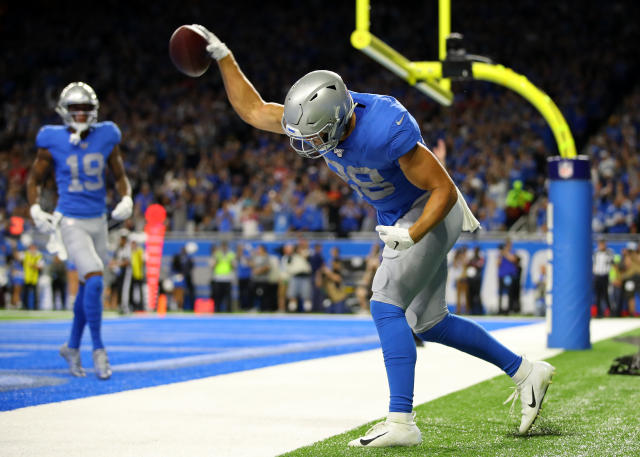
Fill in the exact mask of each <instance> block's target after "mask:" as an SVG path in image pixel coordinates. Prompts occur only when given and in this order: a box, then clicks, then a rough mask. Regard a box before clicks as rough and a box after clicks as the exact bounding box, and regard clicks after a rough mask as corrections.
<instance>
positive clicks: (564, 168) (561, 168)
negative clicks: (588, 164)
mask: <svg viewBox="0 0 640 457" xmlns="http://www.w3.org/2000/svg"><path fill="white" fill-rule="evenodd" d="M558 176H560V177H561V178H562V179H569V178H571V177H572V176H573V162H571V161H569V160H563V161H562V162H560V163H559V164H558Z"/></svg>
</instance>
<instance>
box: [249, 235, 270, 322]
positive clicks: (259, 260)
mask: <svg viewBox="0 0 640 457" xmlns="http://www.w3.org/2000/svg"><path fill="white" fill-rule="evenodd" d="M250 265H251V304H252V308H253V309H256V310H258V311H273V310H274V309H275V306H276V304H275V303H272V300H273V297H271V296H270V294H269V290H270V288H269V279H270V273H271V262H270V260H269V254H268V253H267V250H266V249H265V247H264V245H262V244H259V245H257V246H256V248H255V249H254V252H253V255H252V256H251V261H250Z"/></svg>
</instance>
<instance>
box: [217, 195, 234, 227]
mask: <svg viewBox="0 0 640 457" xmlns="http://www.w3.org/2000/svg"><path fill="white" fill-rule="evenodd" d="M216 226H217V229H218V232H221V233H230V232H232V231H233V227H234V215H233V212H232V211H231V208H230V206H229V200H224V201H223V202H222V207H221V208H220V209H219V210H218V212H217V213H216Z"/></svg>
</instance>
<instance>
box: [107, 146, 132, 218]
mask: <svg viewBox="0 0 640 457" xmlns="http://www.w3.org/2000/svg"><path fill="white" fill-rule="evenodd" d="M108 162H109V168H110V169H111V172H112V173H113V178H114V180H115V185H116V190H117V191H118V194H120V202H119V203H118V204H117V205H116V207H115V208H114V209H113V211H111V217H112V218H114V219H116V220H118V221H124V220H125V219H129V218H130V217H131V214H132V213H133V199H132V198H131V184H130V183H129V178H127V173H126V171H125V169H124V163H122V154H121V153H120V147H119V146H118V145H116V146H115V147H114V148H113V151H111V154H109V159H108Z"/></svg>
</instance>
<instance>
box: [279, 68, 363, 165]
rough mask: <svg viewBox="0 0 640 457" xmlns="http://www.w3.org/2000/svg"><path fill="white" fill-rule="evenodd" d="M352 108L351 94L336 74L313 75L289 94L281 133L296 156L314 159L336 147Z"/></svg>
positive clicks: (318, 72)
mask: <svg viewBox="0 0 640 457" xmlns="http://www.w3.org/2000/svg"><path fill="white" fill-rule="evenodd" d="M354 108H355V104H354V103H353V99H352V98H351V94H350V93H349V91H348V90H347V87H346V86H345V84H344V82H343V81H342V78H340V76H339V75H338V74H336V73H333V72H331V71H327V70H318V71H312V72H311V73H308V74H307V75H305V76H303V77H302V78H300V79H299V80H298V81H297V82H296V83H295V84H294V85H293V86H292V87H291V89H290V90H289V93H288V94H287V96H286V98H285V103H284V113H283V116H282V130H283V131H284V133H286V134H287V136H289V138H290V143H291V147H292V148H293V149H294V150H295V151H296V152H297V153H298V154H299V155H301V156H302V157H306V158H311V159H317V158H319V157H322V156H323V155H325V154H326V153H328V152H330V151H331V150H333V149H334V148H335V147H336V146H337V145H338V143H339V142H340V140H341V139H342V136H343V135H344V132H345V131H346V129H347V126H348V124H349V120H350V119H351V116H352V114H353V110H354Z"/></svg>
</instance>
